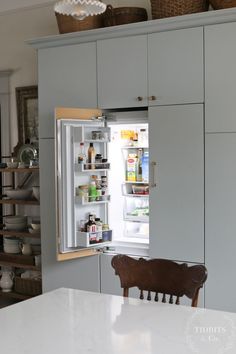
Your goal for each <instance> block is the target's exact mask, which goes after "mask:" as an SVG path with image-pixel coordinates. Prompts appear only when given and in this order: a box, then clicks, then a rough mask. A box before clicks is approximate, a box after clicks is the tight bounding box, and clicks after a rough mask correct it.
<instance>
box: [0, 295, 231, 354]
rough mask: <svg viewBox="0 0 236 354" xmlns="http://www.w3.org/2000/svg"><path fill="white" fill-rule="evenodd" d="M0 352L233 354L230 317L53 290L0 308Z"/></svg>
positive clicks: (214, 312) (54, 353)
mask: <svg viewBox="0 0 236 354" xmlns="http://www.w3.org/2000/svg"><path fill="white" fill-rule="evenodd" d="M0 352H1V354H87V353H89V354H91V353H95V354H118V353H119V354H167V353H168V354H191V353H201V354H205V353H207V354H218V353H219V354H220V353H226V352H227V354H228V353H234V354H235V353H236V314H235V313H226V312H218V311H210V310H204V309H193V308H191V307H184V306H176V305H169V304H162V303H154V302H146V301H140V300H136V299H131V298H130V299H124V298H123V297H119V296H113V295H104V294H97V293H91V292H84V291H79V290H72V289H58V290H55V291H53V292H50V293H47V294H44V295H42V296H38V297H36V298H33V299H31V300H27V301H24V302H21V303H19V304H16V305H13V306H9V307H7V308H4V309H1V310H0Z"/></svg>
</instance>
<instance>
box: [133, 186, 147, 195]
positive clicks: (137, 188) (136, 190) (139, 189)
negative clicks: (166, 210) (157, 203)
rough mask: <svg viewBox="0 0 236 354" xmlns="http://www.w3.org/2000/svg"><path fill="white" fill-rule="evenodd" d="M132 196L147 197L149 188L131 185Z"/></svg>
mask: <svg viewBox="0 0 236 354" xmlns="http://www.w3.org/2000/svg"><path fill="white" fill-rule="evenodd" d="M132 192H133V194H140V195H148V194H149V186H147V185H136V184H135V185H132Z"/></svg>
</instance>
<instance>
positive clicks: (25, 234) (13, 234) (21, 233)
mask: <svg viewBox="0 0 236 354" xmlns="http://www.w3.org/2000/svg"><path fill="white" fill-rule="evenodd" d="M0 236H8V237H30V238H40V234H36V233H35V234H31V233H30V232H29V231H9V230H0Z"/></svg>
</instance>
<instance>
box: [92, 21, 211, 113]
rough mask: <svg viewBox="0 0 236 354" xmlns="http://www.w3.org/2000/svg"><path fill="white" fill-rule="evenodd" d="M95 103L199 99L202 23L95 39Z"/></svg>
mask: <svg viewBox="0 0 236 354" xmlns="http://www.w3.org/2000/svg"><path fill="white" fill-rule="evenodd" d="M97 60H98V65H97V70H98V71H97V74H98V106H99V108H126V107H143V106H148V105H149V106H154V105H168V104H185V103H202V102H203V100H204V84H203V72H204V70H203V62H204V60H203V28H202V27H201V28H193V29H192V28H190V29H184V30H176V31H168V32H160V33H154V34H150V35H147V36H146V35H140V36H133V37H122V38H113V39H106V40H100V41H98V42H97Z"/></svg>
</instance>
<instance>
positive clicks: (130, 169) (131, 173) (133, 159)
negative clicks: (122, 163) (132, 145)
mask: <svg viewBox="0 0 236 354" xmlns="http://www.w3.org/2000/svg"><path fill="white" fill-rule="evenodd" d="M137 162H138V159H137V155H136V154H129V155H128V158H127V163H126V180H127V181H129V182H135V181H136V180H137Z"/></svg>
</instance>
